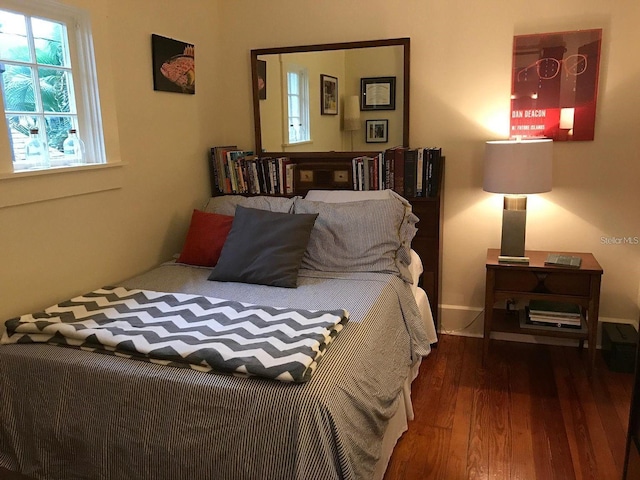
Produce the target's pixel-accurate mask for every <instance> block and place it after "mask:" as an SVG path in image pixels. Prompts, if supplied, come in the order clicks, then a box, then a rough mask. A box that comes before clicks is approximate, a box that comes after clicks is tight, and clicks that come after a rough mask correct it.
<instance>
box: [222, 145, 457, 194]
mask: <svg viewBox="0 0 640 480" xmlns="http://www.w3.org/2000/svg"><path fill="white" fill-rule="evenodd" d="M443 161H444V157H443V156H442V149H441V148H438V147H433V148H426V147H424V148H406V147H393V148H388V149H386V150H384V151H382V152H379V153H372V154H371V155H364V156H363V155H360V156H357V157H355V158H353V159H351V172H350V173H351V183H352V187H353V189H354V190H383V189H387V188H390V189H392V190H395V191H396V192H398V193H400V194H401V195H403V196H405V197H407V198H413V197H435V196H436V195H437V194H438V187H439V185H440V176H441V174H442V163H443ZM295 169H296V163H295V161H292V160H291V159H290V158H288V157H287V156H280V157H258V156H257V155H254V154H253V152H250V151H246V150H241V149H238V148H237V147H236V146H220V147H212V148H211V151H210V170H211V175H212V183H213V185H214V186H215V187H216V189H217V193H218V194H252V195H293V194H294V193H295V191H296V189H295V187H296V185H295V183H296V181H297V180H296V175H295Z"/></svg>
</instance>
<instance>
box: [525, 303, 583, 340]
mask: <svg viewBox="0 0 640 480" xmlns="http://www.w3.org/2000/svg"><path fill="white" fill-rule="evenodd" d="M523 326H524V327H526V328H542V329H546V330H558V329H562V330H564V329H567V330H571V331H577V332H581V331H583V330H584V329H585V323H584V317H583V316H582V310H581V308H580V306H579V305H576V304H575V303H568V302H554V301H548V300H531V301H530V302H529V306H528V307H527V308H526V309H525V317H524V325H523Z"/></svg>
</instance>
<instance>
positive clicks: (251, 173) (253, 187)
mask: <svg viewBox="0 0 640 480" xmlns="http://www.w3.org/2000/svg"><path fill="white" fill-rule="evenodd" d="M210 162H211V165H210V166H211V169H210V170H211V172H212V175H213V184H214V185H217V189H218V193H225V194H229V193H239V194H255V195H260V194H267V195H291V194H293V191H294V168H295V165H294V164H292V163H291V161H290V160H289V159H288V158H287V157H278V158H271V157H265V158H258V157H257V156H256V155H253V152H249V151H245V150H239V149H238V148H237V147H236V146H226V147H212V148H211V152H210Z"/></svg>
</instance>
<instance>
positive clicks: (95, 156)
mask: <svg viewBox="0 0 640 480" xmlns="http://www.w3.org/2000/svg"><path fill="white" fill-rule="evenodd" d="M0 8H1V9H4V10H11V11H15V12H18V13H24V14H28V15H32V16H36V17H38V16H40V17H47V18H50V19H52V20H58V21H63V22H64V23H66V24H67V25H68V26H70V25H73V26H74V27H75V29H74V31H73V32H72V31H71V29H69V28H68V37H69V50H70V51H69V54H70V56H71V62H72V66H73V68H74V90H75V95H76V102H77V103H81V104H82V107H81V108H78V122H80V125H81V127H82V131H83V140H84V142H85V146H86V151H87V158H88V160H89V162H91V163H88V164H86V165H81V166H73V167H60V168H49V169H42V170H25V171H17V172H14V171H13V162H12V156H13V155H12V152H11V146H10V143H9V138H8V128H7V125H6V121H5V116H4V114H3V115H2V118H1V120H0V129H2V132H0V184H1V185H0V208H3V207H10V206H16V205H22V204H28V203H34V202H40V201H45V200H51V199H56V198H64V197H71V196H76V195H83V194H87V193H93V192H101V191H107V190H112V189H115V188H121V187H122V184H123V181H122V169H121V168H119V167H122V166H126V163H125V162H121V161H120V152H119V141H118V136H117V125H116V124H115V123H114V121H115V111H112V110H113V108H111V109H110V110H109V109H108V110H109V114H108V117H109V118H108V124H109V127H110V128H109V130H110V132H111V133H110V137H111V140H110V141H109V145H110V147H109V148H110V151H111V154H110V155H109V156H107V152H106V142H105V135H106V132H105V131H104V117H103V112H102V110H101V108H100V103H101V99H102V100H104V96H103V95H101V94H100V91H99V89H98V75H97V69H96V61H95V50H94V44H93V40H94V39H93V34H92V27H91V19H90V15H89V12H88V11H86V10H83V9H80V8H76V7H72V6H69V5H64V4H61V3H58V2H55V1H52V0H37V1H30V2H25V1H24V0H0ZM103 41H105V40H103ZM101 71H102V72H103V74H105V71H106V72H109V71H110V69H109V68H101ZM100 83H102V82H100ZM106 83H107V84H108V85H110V78H109V79H106ZM88 85H89V86H88ZM108 90H109V89H108ZM109 93H110V94H111V95H112V94H113V92H111V90H109ZM107 106H108V105H107ZM111 130H113V131H111Z"/></svg>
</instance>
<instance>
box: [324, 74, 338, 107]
mask: <svg viewBox="0 0 640 480" xmlns="http://www.w3.org/2000/svg"><path fill="white" fill-rule="evenodd" d="M320 89H321V92H320V93H321V95H320V114H321V115H337V114H338V79H337V78H336V77H332V76H330V75H322V74H321V75H320Z"/></svg>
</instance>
